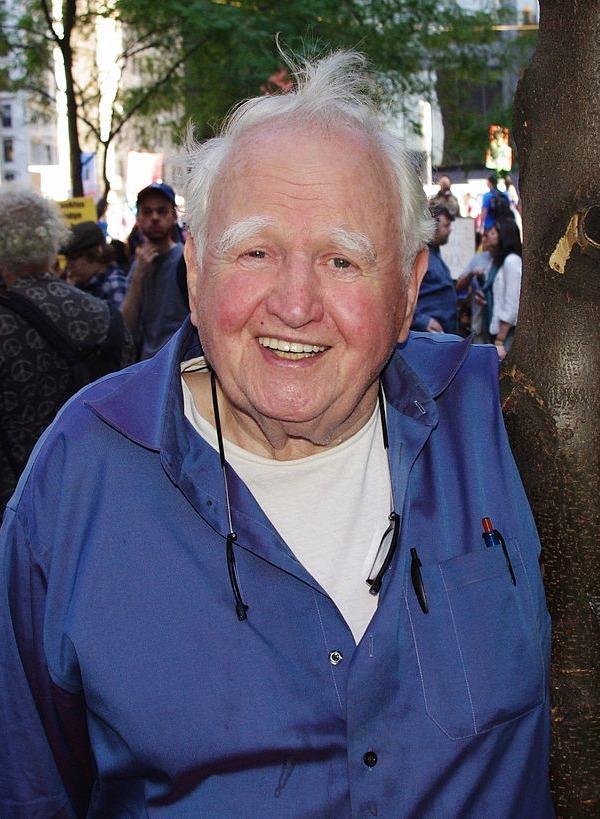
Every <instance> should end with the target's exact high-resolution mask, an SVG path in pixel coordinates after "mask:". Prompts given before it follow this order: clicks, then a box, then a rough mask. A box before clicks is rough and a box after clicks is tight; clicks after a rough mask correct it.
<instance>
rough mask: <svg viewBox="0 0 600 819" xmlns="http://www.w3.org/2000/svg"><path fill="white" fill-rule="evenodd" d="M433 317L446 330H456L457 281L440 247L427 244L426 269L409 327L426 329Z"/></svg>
mask: <svg viewBox="0 0 600 819" xmlns="http://www.w3.org/2000/svg"><path fill="white" fill-rule="evenodd" d="M432 318H435V319H437V320H438V321H439V323H440V324H441V325H442V327H443V328H444V332H445V333H457V332H458V320H457V315H456V285H455V283H454V280H453V279H452V276H451V275H450V269H449V267H448V265H447V264H446V262H445V261H444V260H443V259H442V256H441V254H440V249H439V247H437V245H431V244H430V245H429V264H428V267H427V273H426V274H425V277H424V279H423V281H422V282H421V289H420V290H419V298H418V300H417V308H416V310H415V315H414V318H413V323H412V325H411V329H412V330H420V331H423V332H425V331H426V330H427V325H428V324H429V321H430V319H432Z"/></svg>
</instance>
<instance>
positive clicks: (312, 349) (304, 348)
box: [258, 336, 327, 358]
mask: <svg viewBox="0 0 600 819" xmlns="http://www.w3.org/2000/svg"><path fill="white" fill-rule="evenodd" d="M258 343H259V344H260V345H261V346H262V347H268V348H269V349H270V350H274V351H275V352H276V353H278V354H279V353H288V355H283V356H282V358H306V356H307V355H312V354H313V353H322V352H324V351H325V350H326V349H327V347H323V346H322V345H320V344H303V343H302V342H299V341H284V340H283V339H281V338H270V337H269V336H261V337H260V338H259V339H258Z"/></svg>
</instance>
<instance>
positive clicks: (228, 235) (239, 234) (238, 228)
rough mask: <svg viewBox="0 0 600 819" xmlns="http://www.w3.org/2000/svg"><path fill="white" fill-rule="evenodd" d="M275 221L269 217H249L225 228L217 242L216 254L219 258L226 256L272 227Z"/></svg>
mask: <svg viewBox="0 0 600 819" xmlns="http://www.w3.org/2000/svg"><path fill="white" fill-rule="evenodd" d="M272 225H273V220H272V219H270V218H269V217H268V216H248V217H247V218H246V219H241V220H240V221H239V222H234V223H233V225H229V227H227V228H225V230H224V231H223V233H222V234H221V236H220V237H219V238H218V239H217V241H216V242H215V252H216V254H217V256H226V255H227V254H228V253H229V251H230V250H232V248H234V247H235V246H236V245H238V244H239V243H240V242H245V241H246V240H247V239H251V238H252V237H253V236H256V234H257V233H260V232H261V230H264V229H265V228H268V227H271V226H272Z"/></svg>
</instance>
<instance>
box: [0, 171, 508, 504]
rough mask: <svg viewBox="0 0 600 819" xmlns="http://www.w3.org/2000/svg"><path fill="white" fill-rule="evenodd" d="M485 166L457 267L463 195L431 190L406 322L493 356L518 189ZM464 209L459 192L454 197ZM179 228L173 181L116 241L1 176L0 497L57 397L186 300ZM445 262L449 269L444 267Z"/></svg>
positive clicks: (503, 327)
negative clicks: (453, 242) (424, 245)
mask: <svg viewBox="0 0 600 819" xmlns="http://www.w3.org/2000/svg"><path fill="white" fill-rule="evenodd" d="M502 187H503V190H501V189H500V188H499V185H498V179H497V178H496V177H495V176H491V177H490V178H489V180H488V188H489V191H488V193H487V194H486V195H485V196H484V197H483V202H482V203H481V208H480V209H479V212H478V213H477V218H476V223H475V224H476V228H477V234H476V236H477V246H476V247H474V248H473V249H474V251H476V252H474V255H473V258H472V259H471V260H470V262H469V264H468V265H467V266H466V268H465V269H464V270H462V271H459V273H460V275H458V276H457V271H450V270H449V268H448V266H447V264H446V263H445V261H444V260H443V258H442V254H441V248H442V247H443V246H444V245H445V244H446V243H447V241H448V238H449V236H450V233H451V230H452V223H453V222H454V220H455V219H456V218H458V217H459V214H460V211H461V208H460V205H459V202H458V199H457V197H456V196H455V195H454V194H453V192H452V187H451V183H450V180H449V178H448V177H441V178H440V179H439V190H438V191H437V192H436V194H435V195H434V196H433V197H432V198H431V200H430V208H431V213H432V215H433V216H434V218H435V221H436V233H435V236H434V238H433V240H432V242H431V243H430V245H429V268H428V272H427V274H426V276H425V279H424V281H423V284H422V287H421V291H420V296H419V301H418V305H417V310H416V313H415V317H414V322H413V329H414V330H420V331H424V332H432V333H441V332H447V333H459V334H461V335H467V334H469V333H474V334H475V339H476V341H479V342H484V343H493V344H495V345H496V347H497V350H498V354H499V356H500V358H503V357H504V355H505V354H506V352H507V351H508V350H509V349H510V346H511V344H512V341H513V337H514V330H515V325H516V322H517V312H518V304H519V291H520V284H521V239H520V211H519V203H518V195H517V192H516V190H515V187H514V185H513V183H512V180H511V179H510V177H508V176H506V177H505V179H504V180H503V185H502ZM463 209H464V202H463ZM184 244H185V232H184V230H183V228H182V227H181V226H180V224H179V222H178V215H177V209H176V201H175V193H174V191H173V189H172V188H171V187H170V186H169V185H167V184H165V183H162V182H155V183H152V184H151V185H149V186H147V187H146V188H144V189H143V190H141V191H140V193H139V194H138V197H137V219H136V224H135V226H134V228H133V230H132V231H131V234H130V235H129V237H128V239H127V241H126V242H120V241H116V240H112V241H107V236H106V226H105V223H103V222H83V223H80V224H76V225H74V226H73V227H72V228H71V229H70V228H69V227H68V226H67V225H66V223H65V222H64V220H63V218H62V216H61V215H60V213H59V210H58V209H57V207H56V205H55V204H54V203H53V202H51V201H49V200H47V199H45V198H44V197H42V196H41V195H40V194H38V193H37V192H35V191H33V190H31V189H28V188H25V187H22V186H19V185H16V184H10V185H4V186H2V188H0V375H1V379H2V380H1V384H2V389H1V391H0V396H1V405H0V413H1V417H0V508H2V509H3V508H4V505H5V504H6V502H7V500H8V499H9V498H10V496H11V494H12V492H13V491H14V488H15V486H16V483H17V481H18V478H19V475H20V474H21V472H22V470H23V468H24V466H25V464H26V462H27V459H28V457H29V455H30V453H31V450H32V449H33V447H34V446H35V443H36V441H37V439H38V438H39V436H40V435H41V434H42V432H43V431H44V429H45V428H46V427H47V426H48V425H49V424H50V422H51V421H52V420H53V418H54V416H55V415H56V413H57V412H58V410H59V409H60V407H61V406H62V405H63V404H64V403H65V402H66V401H67V400H68V399H69V397H70V396H71V395H73V394H74V393H75V392H77V391H78V390H79V389H80V388H81V387H82V386H84V385H85V384H87V383H89V382H91V381H93V380H95V379H97V378H99V377H101V376H103V375H105V374H107V373H109V372H112V371H115V370H119V369H121V368H123V367H125V366H127V365H129V364H132V363H134V362H135V361H140V360H142V359H146V358H149V357H150V356H152V355H154V353H155V352H156V351H157V350H158V349H160V347H162V346H163V344H164V343H165V342H166V341H167V340H168V339H169V338H170V337H171V335H172V334H173V333H174V332H175V330H177V329H178V328H179V326H180V325H181V323H182V321H183V320H184V318H185V317H186V316H187V314H188V312H189V305H188V297H187V284H186V264H185V258H184ZM452 274H454V275H452Z"/></svg>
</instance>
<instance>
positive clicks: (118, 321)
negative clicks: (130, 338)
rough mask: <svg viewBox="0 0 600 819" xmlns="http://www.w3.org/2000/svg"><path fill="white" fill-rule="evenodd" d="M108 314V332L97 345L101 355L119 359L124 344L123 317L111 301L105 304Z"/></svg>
mask: <svg viewBox="0 0 600 819" xmlns="http://www.w3.org/2000/svg"><path fill="white" fill-rule="evenodd" d="M106 306H107V307H108V314H109V324H108V332H107V334H106V338H105V339H104V340H103V341H102V342H101V344H100V345H99V349H100V350H101V351H102V352H103V353H108V354H109V355H111V356H115V358H117V359H118V358H120V356H121V350H122V349H123V344H124V343H125V325H124V323H123V316H122V315H121V311H120V310H119V308H118V307H116V306H115V305H114V304H113V303H112V302H111V301H108V302H106Z"/></svg>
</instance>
